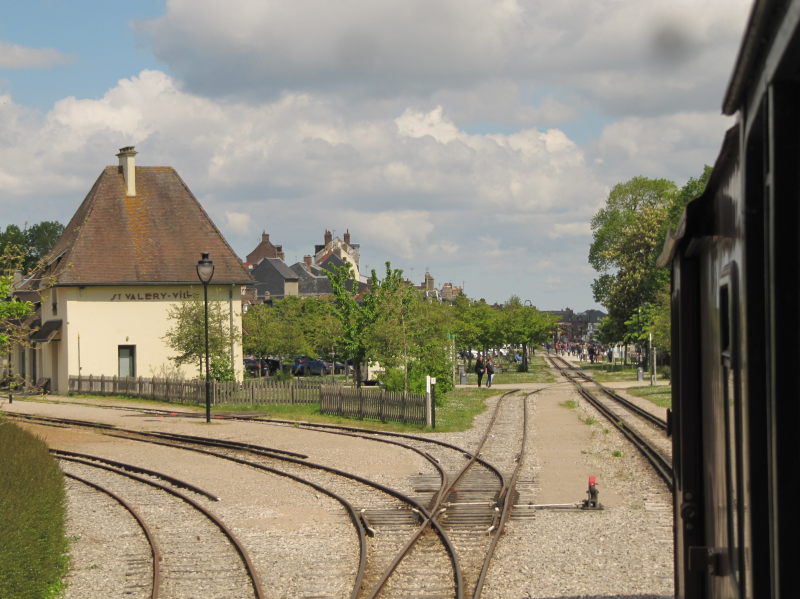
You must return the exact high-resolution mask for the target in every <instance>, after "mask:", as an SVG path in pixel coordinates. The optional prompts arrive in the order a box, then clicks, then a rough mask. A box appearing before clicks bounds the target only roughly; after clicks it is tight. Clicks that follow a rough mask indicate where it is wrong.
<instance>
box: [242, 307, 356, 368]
mask: <svg viewBox="0 0 800 599" xmlns="http://www.w3.org/2000/svg"><path fill="white" fill-rule="evenodd" d="M242 327H243V330H244V340H243V346H244V351H245V353H247V354H252V355H255V356H259V357H264V356H274V357H277V358H279V359H280V360H281V361H284V362H286V361H291V360H292V359H294V358H295V357H296V356H301V355H309V356H318V355H332V354H334V353H337V352H336V349H337V345H338V343H339V338H340V336H341V327H340V325H339V321H338V319H337V318H336V315H335V314H334V311H333V303H332V301H331V300H330V299H327V298H318V297H309V298H300V297H285V298H283V299H279V300H276V301H275V302H274V303H273V305H272V306H270V305H267V304H256V305H253V306H250V308H249V309H248V311H247V312H246V313H245V314H244V316H243V317H242Z"/></svg>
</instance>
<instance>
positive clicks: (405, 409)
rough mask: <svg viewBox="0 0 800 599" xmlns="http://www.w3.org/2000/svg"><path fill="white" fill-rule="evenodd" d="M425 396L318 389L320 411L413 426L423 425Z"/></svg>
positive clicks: (340, 386) (366, 390) (326, 386)
mask: <svg viewBox="0 0 800 599" xmlns="http://www.w3.org/2000/svg"><path fill="white" fill-rule="evenodd" d="M427 403H428V402H427V396H426V395H420V394H417V393H402V392H397V393H396V392H392V391H384V390H382V389H374V388H369V387H362V388H360V389H356V388H353V387H344V386H342V385H322V386H321V387H320V389H319V411H320V412H321V413H323V414H334V415H338V416H345V417H348V418H360V419H362V420H363V419H365V418H369V419H374V420H381V421H383V422H385V421H387V420H392V421H395V422H406V423H415V424H425V423H426V407H427Z"/></svg>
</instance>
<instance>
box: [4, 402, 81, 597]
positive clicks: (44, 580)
mask: <svg viewBox="0 0 800 599" xmlns="http://www.w3.org/2000/svg"><path fill="white" fill-rule="evenodd" d="M65 518H66V496H65V493H64V480H63V475H62V474H61V469H60V468H59V467H58V464H57V463H56V461H55V460H54V459H53V458H52V457H50V453H49V451H48V448H47V445H45V443H44V442H43V441H41V440H40V439H38V438H36V437H35V436H33V435H31V434H30V433H28V432H26V431H24V430H22V429H21V428H19V427H18V426H16V425H15V424H13V423H11V422H9V421H8V420H6V419H4V418H2V417H1V416H0V532H1V533H2V535H1V536H2V538H1V539H0V564H2V567H0V597H3V598H4V599H40V598H49V597H56V596H58V594H59V593H60V591H61V590H62V589H61V579H62V577H63V576H64V574H66V572H67V566H68V554H67V550H68V543H67V539H66V537H65V532H64V531H65Z"/></svg>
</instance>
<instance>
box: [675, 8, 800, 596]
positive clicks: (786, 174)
mask: <svg viewBox="0 0 800 599" xmlns="http://www.w3.org/2000/svg"><path fill="white" fill-rule="evenodd" d="M723 112H724V113H725V114H729V115H736V117H737V124H736V125H735V126H734V127H733V128H732V129H730V130H729V131H728V133H727V135H726V136H725V140H724V143H723V146H722V150H721V152H720V155H719V157H718V159H717V161H716V163H715V166H714V172H713V174H712V177H711V179H710V180H709V184H708V186H707V188H706V190H705V192H704V194H703V195H702V196H701V197H699V198H697V199H696V200H694V201H693V202H691V203H690V204H689V206H688V207H687V209H686V211H685V213H684V215H683V218H682V219H681V223H680V225H679V227H678V230H677V231H676V232H675V233H672V234H670V235H669V236H668V238H667V241H666V243H665V246H664V251H663V253H662V255H661V258H660V264H661V265H662V266H667V265H669V266H670V267H671V269H672V313H673V316H672V336H673V339H672V343H673V355H674V363H673V440H674V441H673V442H674V451H673V460H674V471H675V572H676V581H675V582H676V584H675V590H676V595H677V596H679V597H687V598H692V599H694V598H700V597H714V598H718V597H719V598H728V597H730V598H754V599H760V598H768V597H771V598H789V597H796V596H800V591H798V585H797V583H796V582H795V581H794V576H793V574H794V572H793V566H794V564H793V563H792V562H793V561H794V559H795V557H794V553H793V551H792V549H793V548H794V547H793V546H794V545H795V539H796V537H797V536H798V533H800V526H798V515H797V514H798V506H797V505H796V503H797V500H798V498H799V496H798V492H797V489H798V480H797V479H798V473H799V472H800V468H799V467H798V464H800V433H799V432H798V430H797V429H798V426H800V418H798V416H800V414H798V406H799V405H800V397H798V395H800V393H799V392H798V388H800V377H798V374H800V363H798V361H799V359H800V0H783V1H779V0H762V1H758V2H756V3H755V5H754V7H753V10H752V13H751V16H750V21H749V23H748V27H747V30H746V32H745V36H744V40H743V42H742V47H741V50H740V53H739V57H738V60H737V64H736V67H735V69H734V73H733V76H732V78H731V81H730V84H729V87H728V90H727V93H726V96H725V100H724V104H723ZM790 560H791V561H790Z"/></svg>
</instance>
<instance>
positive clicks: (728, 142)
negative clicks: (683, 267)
mask: <svg viewBox="0 0 800 599" xmlns="http://www.w3.org/2000/svg"><path fill="white" fill-rule="evenodd" d="M738 143H739V124H738V123H737V124H736V125H734V126H733V127H731V128H730V129H728V130H727V131H726V132H725V138H724V140H723V142H722V148H721V149H720V152H719V155H718V156H717V160H716V161H715V162H714V168H713V170H712V172H711V176H710V177H709V179H708V184H707V185H706V188H705V191H703V193H702V194H700V195H699V196H697V197H696V198H695V199H693V200H692V201H691V202H689V203H688V204H687V205H686V208H685V209H684V211H683V214H681V218H680V220H679V221H678V225H677V227H676V228H675V230H674V231H673V230H672V229H670V230H669V231H667V235H666V237H665V239H664V246H663V248H662V250H661V254H659V256H658V259H657V260H656V265H657V266H658V267H659V268H666V267H668V266H669V265H670V263H671V262H672V260H673V258H674V257H675V253H676V252H677V250H678V247H679V246H680V245H681V244H682V243H683V242H684V241H686V243H688V242H689V241H691V240H692V239H695V238H697V237H702V236H706V235H712V234H713V233H714V231H713V228H714V222H715V220H714V218H713V214H712V213H711V212H712V210H713V206H712V202H713V200H714V195H715V193H716V190H717V188H718V187H719V185H720V182H721V181H722V178H723V177H724V176H725V173H726V167H727V166H728V165H729V164H730V163H731V161H732V160H733V161H735V160H736V158H737V156H738Z"/></svg>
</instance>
